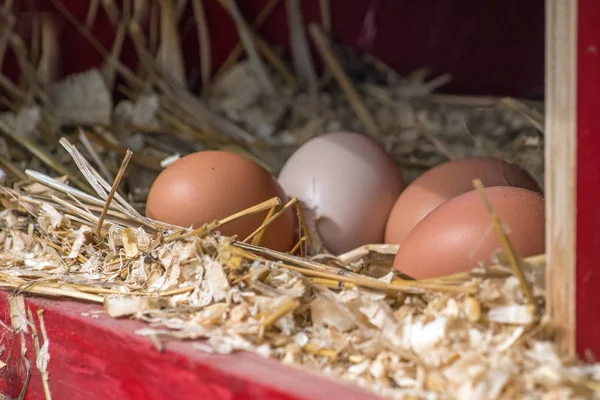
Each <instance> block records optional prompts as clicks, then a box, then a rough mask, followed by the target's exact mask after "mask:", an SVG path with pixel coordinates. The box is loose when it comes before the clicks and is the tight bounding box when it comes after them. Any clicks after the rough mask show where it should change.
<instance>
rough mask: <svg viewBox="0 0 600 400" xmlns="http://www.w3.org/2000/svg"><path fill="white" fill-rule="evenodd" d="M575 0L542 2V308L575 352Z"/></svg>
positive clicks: (568, 349) (565, 346) (563, 344)
mask: <svg viewBox="0 0 600 400" xmlns="http://www.w3.org/2000/svg"><path fill="white" fill-rule="evenodd" d="M576 99H577V1H575V0H573V1H571V0H567V1H565V0H547V1H546V129H545V131H546V132H545V134H546V138H545V139H546V140H545V146H546V148H545V159H546V161H545V191H546V218H547V221H546V253H547V260H548V261H547V262H548V266H547V275H546V307H547V312H548V314H549V316H550V317H551V319H552V321H553V322H554V323H555V324H557V325H558V326H559V327H560V328H561V332H562V335H561V342H560V345H561V350H563V351H565V352H566V353H567V354H568V355H574V354H575V323H576V321H575V309H576V307H575V290H576V269H575V265H576V256H575V255H576V189H577V188H576V178H577V173H576V168H577V164H576V160H577V102H576Z"/></svg>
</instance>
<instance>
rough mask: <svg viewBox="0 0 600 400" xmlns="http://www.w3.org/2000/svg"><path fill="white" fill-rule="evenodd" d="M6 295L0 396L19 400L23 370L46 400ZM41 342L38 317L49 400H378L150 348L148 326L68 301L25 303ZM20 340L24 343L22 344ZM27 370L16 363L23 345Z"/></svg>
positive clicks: (279, 373)
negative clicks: (46, 347)
mask: <svg viewBox="0 0 600 400" xmlns="http://www.w3.org/2000/svg"><path fill="white" fill-rule="evenodd" d="M9 297H10V294H9V293H7V292H5V291H0V322H1V323H2V324H4V326H0V349H2V350H3V351H2V352H1V353H0V360H1V361H2V362H4V363H6V366H4V367H3V368H1V369H0V372H2V373H1V374H0V393H1V394H3V395H5V396H8V398H18V396H19V392H20V391H21V389H22V387H23V386H24V384H25V381H26V376H27V370H28V369H29V370H30V371H31V372H32V375H31V379H30V382H29V387H28V391H27V396H26V397H25V398H26V399H27V400H31V399H35V400H37V399H40V400H42V399H45V395H44V391H43V386H42V379H41V377H40V374H39V372H38V370H37V368H36V354H35V351H34V345H33V341H32V335H31V332H29V333H26V334H23V335H22V334H19V333H15V332H12V331H11V330H10V326H11V313H10V310H9V305H8V299H9ZM25 307H26V309H27V310H31V312H32V315H33V317H34V321H35V325H36V327H37V330H38V333H39V334H40V336H41V331H40V329H41V328H40V321H39V319H38V315H37V311H38V310H44V311H43V318H44V323H45V327H46V331H47V334H48V338H49V354H50V362H49V365H48V372H49V376H50V379H49V386H50V391H51V393H52V398H54V399H67V398H76V399H86V400H106V399H120V400H134V399H135V400H146V399H148V400H163V399H178V400H188V399H189V400H192V399H194V400H195V399H207V400H212V399H217V400H225V399H227V400H231V399H238V400H242V399H243V400H264V399H276V400H284V399H285V400H296V399H324V398H341V399H353V400H368V399H378V398H379V397H378V396H375V395H374V394H372V393H369V392H366V391H364V390H361V389H358V388H355V387H352V386H350V385H347V384H344V383H340V382H338V381H334V380H333V379H329V378H327V377H325V376H321V375H317V374H315V373H311V372H307V371H304V370H300V369H298V368H293V367H290V366H286V365H282V364H281V363H280V362H279V361H276V360H273V359H266V358H263V357H260V356H258V355H255V354H250V353H245V352H240V353H235V354H229V355H218V354H209V353H206V352H202V351H200V350H198V349H196V348H194V343H193V342H192V341H177V340H171V341H165V342H163V344H164V345H165V349H164V351H162V352H159V351H158V350H157V349H156V347H155V345H154V344H153V342H152V341H151V340H150V339H148V338H145V337H141V336H138V335H136V334H135V331H136V330H138V329H143V328H148V325H147V324H145V323H141V322H138V321H133V320H117V319H114V318H111V317H109V316H108V315H107V314H106V313H105V312H104V309H103V307H101V306H98V305H93V304H85V303H80V302H74V301H68V300H48V299H42V298H26V299H25ZM21 336H23V338H21ZM23 339H24V343H25V346H26V349H27V353H26V355H27V357H26V359H27V360H28V363H29V367H27V365H26V364H27V363H26V362H25V361H23V358H22V357H21V351H22V349H23V347H22V343H23Z"/></svg>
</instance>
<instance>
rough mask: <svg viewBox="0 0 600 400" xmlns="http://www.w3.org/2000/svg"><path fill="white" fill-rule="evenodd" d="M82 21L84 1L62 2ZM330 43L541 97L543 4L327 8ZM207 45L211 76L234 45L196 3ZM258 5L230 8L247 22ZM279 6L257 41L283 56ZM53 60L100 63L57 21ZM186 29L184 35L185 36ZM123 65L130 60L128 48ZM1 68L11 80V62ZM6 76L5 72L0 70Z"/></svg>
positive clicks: (457, 83)
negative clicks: (204, 19) (57, 49)
mask: <svg viewBox="0 0 600 400" xmlns="http://www.w3.org/2000/svg"><path fill="white" fill-rule="evenodd" d="M62 1H63V3H64V4H67V5H68V6H69V8H70V9H71V11H72V12H73V13H74V14H75V15H76V16H77V17H78V18H80V19H82V20H83V18H84V16H85V14H86V9H87V4H88V1H84V0H62ZM330 1H331V9H332V10H333V18H332V19H333V36H334V39H335V40H336V41H338V42H341V43H345V44H351V45H357V44H358V46H359V47H361V48H362V49H364V50H366V51H368V52H370V53H372V54H374V55H376V56H377V57H379V58H381V59H383V60H384V61H385V62H387V63H388V64H390V65H391V66H392V67H394V68H395V69H397V70H398V71H400V72H402V73H407V72H410V71H411V70H413V69H415V68H418V67H422V66H429V67H431V68H432V70H433V72H434V73H436V74H441V73H446V72H449V73H451V74H452V76H453V82H452V83H451V84H450V85H448V86H447V88H446V89H447V90H448V91H450V92H461V93H473V94H496V95H514V96H528V95H531V94H536V95H538V94H539V95H541V94H542V93H543V90H542V88H543V80H544V1H543V0H527V1H523V0H485V1H482V0H420V1H415V0H330ZM16 3H18V4H20V5H21V7H22V11H23V12H21V13H20V14H19V20H20V21H19V26H20V28H21V30H22V31H23V33H25V32H26V31H27V20H28V16H29V14H28V11H29V10H31V9H32V8H31V4H32V3H34V2H33V1H32V0H24V1H22V2H16ZM36 3H37V7H38V8H42V9H44V10H52V9H53V7H52V6H51V2H50V1H49V0H37V1H36ZM204 3H205V6H206V9H207V13H208V18H209V28H210V31H211V36H212V40H213V43H215V42H217V43H218V46H217V45H215V46H213V49H212V53H213V54H212V56H213V66H214V67H215V68H216V67H218V65H219V64H220V62H222V61H223V59H224V58H225V57H226V56H227V54H229V52H230V50H231V48H232V47H233V45H234V44H235V42H236V41H237V35H236V34H235V29H234V25H233V23H232V21H231V19H230V18H229V16H228V14H227V13H226V12H225V11H224V10H223V9H222V8H221V7H220V5H219V4H218V2H217V0H204ZM265 3H266V0H238V4H239V5H240V8H241V9H242V11H243V12H244V13H245V14H246V16H248V17H249V18H250V19H252V18H253V16H255V15H256V14H257V13H258V11H259V10H260V9H261V7H262V6H263V5H264V4H265ZM284 3H285V1H283V0H282V1H281V2H280V4H279V6H278V7H277V9H276V10H275V11H274V13H273V14H272V16H271V18H270V19H269V20H268V21H267V23H265V25H264V26H263V29H261V31H260V32H261V33H262V34H263V35H264V36H265V37H266V38H267V39H268V40H269V41H270V42H271V43H273V44H275V45H277V46H281V48H285V47H286V46H287V42H288V35H287V21H286V18H285V16H286V12H285V7H284ZM302 4H303V7H304V12H305V19H306V20H307V21H319V20H320V15H319V14H320V13H319V0H302ZM369 13H370V14H371V15H372V16H373V17H374V18H373V20H374V24H373V25H374V26H375V28H376V30H375V31H372V32H373V35H372V36H371V38H370V39H369V38H367V37H365V36H364V35H361V31H362V29H363V24H364V21H365V16H366V15H368V14H369ZM192 18H193V16H192V14H191V12H188V13H186V15H185V16H184V18H183V21H182V27H181V31H182V33H183V35H184V37H185V40H184V42H185V47H186V49H187V51H186V58H187V61H188V62H189V65H190V66H191V65H196V66H197V65H199V63H198V58H199V55H198V46H197V43H196V32H195V29H194V28H193V27H190V26H189V22H191V20H192ZM59 20H60V21H61V22H60V26H61V33H62V38H61V45H62V49H61V51H62V54H61V57H62V59H63V60H64V64H65V68H66V70H65V72H75V71H81V70H83V69H85V68H87V67H89V66H90V65H97V64H98V63H99V62H100V61H101V57H100V55H99V54H98V53H97V52H96V51H95V50H94V49H93V48H92V47H91V46H90V45H89V43H87V41H86V40H85V39H84V38H83V37H81V36H80V35H79V34H78V33H77V31H76V30H75V29H74V28H73V26H72V25H71V24H69V23H68V22H66V21H65V20H64V19H62V18H59ZM186 25H188V27H187V28H186ZM94 33H95V34H96V35H97V37H98V38H99V39H100V40H101V41H102V42H103V43H104V44H105V45H107V44H110V42H111V40H112V37H113V30H112V27H111V26H110V24H109V23H108V22H107V20H106V18H105V16H104V15H101V16H100V18H99V19H98V21H97V23H96V25H95V27H94ZM125 59H126V61H128V63H132V62H134V60H135V52H134V51H133V49H132V48H131V47H128V49H127V51H126V57H125ZM8 64H9V65H8V66H7V68H8V69H9V70H11V71H10V72H11V75H14V72H15V65H14V62H12V61H9V62H8ZM5 70H6V68H5Z"/></svg>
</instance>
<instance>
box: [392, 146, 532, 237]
mask: <svg viewBox="0 0 600 400" xmlns="http://www.w3.org/2000/svg"><path fill="white" fill-rule="evenodd" d="M474 179H480V180H481V182H482V183H483V185H484V186H485V187H492V186H513V187H521V188H524V189H529V190H533V191H538V192H539V191H540V187H539V186H538V184H537V183H536V182H535V180H534V179H533V178H532V177H531V175H529V174H528V173H527V171H525V170H523V169H522V168H521V167H519V166H518V165H516V164H511V163H509V162H506V161H503V160H500V159H496V158H493V157H474V158H465V159H461V160H455V161H448V162H445V163H442V164H440V165H437V166H436V167H434V168H432V169H430V170H429V171H427V172H425V173H424V174H423V175H421V176H419V177H418V178H417V179H415V180H414V181H413V182H412V183H411V184H410V185H408V186H407V187H406V189H404V191H403V192H402V194H401V195H400V196H399V197H398V199H397V200H396V203H395V204H394V207H393V208H392V211H391V212H390V216H389V218H388V222H387V225H386V230H385V242H386V243H389V244H402V243H403V242H404V239H405V238H406V235H408V233H409V232H410V231H411V229H413V228H414V227H415V226H416V225H417V224H418V223H419V221H421V220H422V219H423V218H424V217H425V216H426V215H427V214H429V213H430V212H431V211H433V210H434V209H435V208H436V207H438V206H439V205H440V204H442V203H444V202H445V201H446V200H448V199H451V198H453V197H455V196H458V195H460V194H462V193H466V192H469V191H471V190H473V183H472V182H473V180H474Z"/></svg>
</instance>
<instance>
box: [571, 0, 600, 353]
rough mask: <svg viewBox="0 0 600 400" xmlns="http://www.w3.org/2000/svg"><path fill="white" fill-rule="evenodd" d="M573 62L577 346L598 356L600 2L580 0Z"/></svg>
mask: <svg viewBox="0 0 600 400" xmlns="http://www.w3.org/2000/svg"><path fill="white" fill-rule="evenodd" d="M578 18H579V21H578V25H577V32H578V46H577V51H578V61H577V286H576V287H577V295H576V298H577V311H576V313H577V314H576V320H577V332H576V340H577V350H578V352H579V354H580V355H581V356H590V355H591V356H592V357H593V358H594V359H596V360H598V359H599V358H600V290H598V288H599V287H600V264H599V260H600V230H599V223H600V208H599V205H600V120H599V119H598V117H599V115H598V110H599V109H600V2H598V1H596V0H579V10H578Z"/></svg>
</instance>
